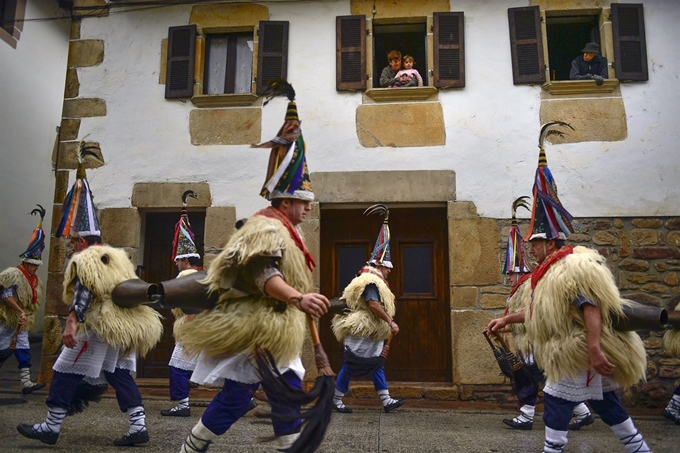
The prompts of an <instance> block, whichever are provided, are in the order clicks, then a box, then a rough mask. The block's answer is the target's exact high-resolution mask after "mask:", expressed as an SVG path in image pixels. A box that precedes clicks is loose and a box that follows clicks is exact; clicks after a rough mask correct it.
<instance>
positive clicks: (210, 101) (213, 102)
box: [191, 93, 259, 107]
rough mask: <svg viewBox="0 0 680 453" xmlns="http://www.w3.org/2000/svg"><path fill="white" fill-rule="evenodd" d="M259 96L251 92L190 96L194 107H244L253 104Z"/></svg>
mask: <svg viewBox="0 0 680 453" xmlns="http://www.w3.org/2000/svg"><path fill="white" fill-rule="evenodd" d="M258 99H259V97H258V96H257V95H255V94H252V93H240V94H200V95H195V96H192V97H191V103H192V104H194V105H195V106H196V107H244V106H250V105H253V104H254V103H255V102H256V101H257V100H258Z"/></svg>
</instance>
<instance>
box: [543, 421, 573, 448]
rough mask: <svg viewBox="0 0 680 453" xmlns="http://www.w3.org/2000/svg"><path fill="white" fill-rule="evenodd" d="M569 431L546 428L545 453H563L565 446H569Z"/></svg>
mask: <svg viewBox="0 0 680 453" xmlns="http://www.w3.org/2000/svg"><path fill="white" fill-rule="evenodd" d="M568 433H569V431H557V430H556V429H552V428H548V427H547V426H546V427H545V444H543V453H562V452H563V451H564V446H565V445H567V434H568Z"/></svg>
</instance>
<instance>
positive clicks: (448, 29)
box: [336, 12, 465, 100]
mask: <svg viewBox="0 0 680 453" xmlns="http://www.w3.org/2000/svg"><path fill="white" fill-rule="evenodd" d="M367 23H370V27H371V28H367ZM430 33H431V34H432V38H430V36H428V35H429V34H430ZM367 39H369V40H370V41H368V42H367ZM371 44H372V45H371ZM336 50H337V55H336V89H337V90H338V91H344V90H351V91H359V90H366V89H368V90H369V91H368V93H367V94H369V96H371V97H372V98H373V99H374V100H378V99H382V98H383V97H384V96H387V94H379V93H378V92H376V91H374V90H376V89H380V88H381V86H380V76H381V74H382V71H383V69H385V68H386V67H388V66H389V61H388V60H387V55H388V53H390V52H391V51H392V50H397V51H399V52H400V53H401V55H402V67H401V69H404V67H403V58H404V57H405V56H407V55H408V56H411V57H412V58H413V60H414V62H415V63H414V65H413V69H415V70H417V71H418V73H419V75H420V77H421V78H422V81H423V86H424V87H435V88H462V87H464V86H465V42H464V26H463V13H462V12H435V13H433V15H432V18H431V19H430V18H428V17H404V18H389V20H386V21H380V20H375V21H368V22H367V20H366V16H364V15H354V16H338V17H337V18H336ZM367 80H369V81H370V83H367ZM426 91H427V90H426ZM431 91H435V90H433V89H432V88H430V89H429V91H427V92H423V93H422V96H423V99H426V98H427V97H428V96H430V95H431ZM402 94H404V93H402ZM402 94H399V93H394V95H395V96H399V97H400V98H401V97H402ZM404 96H406V95H405V94H404ZM413 96H415V97H414V98H413V99H419V97H418V94H417V93H413ZM393 97H394V96H388V98H393ZM403 98H404V99H407V97H403Z"/></svg>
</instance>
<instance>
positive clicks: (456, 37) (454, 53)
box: [433, 12, 465, 88]
mask: <svg viewBox="0 0 680 453" xmlns="http://www.w3.org/2000/svg"><path fill="white" fill-rule="evenodd" d="M463 18H464V16H463V13H462V12H453V13H434V28H433V35H434V86H435V87H437V88H462V87H464V86H465V26H464V21H463Z"/></svg>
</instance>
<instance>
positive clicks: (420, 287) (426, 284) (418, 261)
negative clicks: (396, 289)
mask: <svg viewBox="0 0 680 453" xmlns="http://www.w3.org/2000/svg"><path fill="white" fill-rule="evenodd" d="M401 253H402V255H403V260H402V261H403V266H404V270H403V272H402V275H403V276H404V277H403V278H404V283H403V285H402V288H403V292H404V293H405V294H406V293H408V294H434V291H433V290H432V282H433V280H434V279H433V278H432V247H431V246H429V245H421V246H404V247H403V248H402V250H401Z"/></svg>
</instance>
